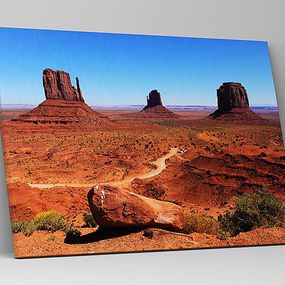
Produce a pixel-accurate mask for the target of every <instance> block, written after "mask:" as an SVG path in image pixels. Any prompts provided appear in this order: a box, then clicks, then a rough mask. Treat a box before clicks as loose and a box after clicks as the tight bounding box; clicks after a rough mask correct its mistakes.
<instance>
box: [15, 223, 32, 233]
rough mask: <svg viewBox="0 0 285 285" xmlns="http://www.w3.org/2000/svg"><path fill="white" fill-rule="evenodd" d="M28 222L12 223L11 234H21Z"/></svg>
mask: <svg viewBox="0 0 285 285" xmlns="http://www.w3.org/2000/svg"><path fill="white" fill-rule="evenodd" d="M28 224H29V222H27V221H15V222H12V225H11V227H12V232H13V233H15V234H16V233H20V232H22V231H23V230H24V229H25V228H26V227H27V226H28Z"/></svg>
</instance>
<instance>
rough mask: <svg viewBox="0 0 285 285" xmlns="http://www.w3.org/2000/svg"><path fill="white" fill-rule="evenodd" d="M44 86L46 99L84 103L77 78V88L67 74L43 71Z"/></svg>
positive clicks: (49, 70)
mask: <svg viewBox="0 0 285 285" xmlns="http://www.w3.org/2000/svg"><path fill="white" fill-rule="evenodd" d="M43 86H44V91H45V96H46V99H52V100H67V101H81V102H84V99H83V97H82V93H81V90H80V86H79V79H78V77H76V87H77V88H75V87H74V86H72V84H71V81H70V76H69V74H68V73H67V72H64V71H59V70H52V69H49V68H47V69H45V70H44V71H43Z"/></svg>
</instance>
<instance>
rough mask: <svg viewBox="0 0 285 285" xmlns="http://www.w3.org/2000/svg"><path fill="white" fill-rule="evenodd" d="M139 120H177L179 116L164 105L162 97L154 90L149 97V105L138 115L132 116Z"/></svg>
mask: <svg viewBox="0 0 285 285" xmlns="http://www.w3.org/2000/svg"><path fill="white" fill-rule="evenodd" d="M130 116H131V117H137V118H157V119H175V118H179V116H178V115H177V114H175V113H173V112H172V111H170V110H168V109H167V108H165V107H164V106H163V105H162V100H161V95H160V93H159V92H158V91H157V90H152V91H151V92H150V93H149V95H148V96H147V105H146V106H145V107H144V108H143V109H142V110H141V111H140V112H138V113H133V114H130Z"/></svg>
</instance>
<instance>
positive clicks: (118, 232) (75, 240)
mask: <svg viewBox="0 0 285 285" xmlns="http://www.w3.org/2000/svg"><path fill="white" fill-rule="evenodd" d="M141 230H143V228H127V229H126V228H124V229H120V228H112V229H110V228H102V227H101V228H100V227H99V229H98V230H96V231H95V232H93V233H89V234H85V235H80V236H79V235H68V234H67V235H66V237H65V239H64V242H65V243H67V244H86V243H92V242H97V241H101V240H106V239H112V238H117V237H122V236H126V235H129V234H132V233H137V232H140V231H141Z"/></svg>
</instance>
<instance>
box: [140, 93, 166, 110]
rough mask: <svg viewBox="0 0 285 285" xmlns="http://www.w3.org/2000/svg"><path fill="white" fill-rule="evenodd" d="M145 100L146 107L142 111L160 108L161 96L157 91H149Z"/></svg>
mask: <svg viewBox="0 0 285 285" xmlns="http://www.w3.org/2000/svg"><path fill="white" fill-rule="evenodd" d="M146 100H147V105H146V106H145V107H144V108H143V110H145V109H148V108H152V107H155V106H159V105H161V106H162V100H161V95H160V93H159V92H158V91H157V90H152V91H150V92H149V94H148V96H147V97H146Z"/></svg>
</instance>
